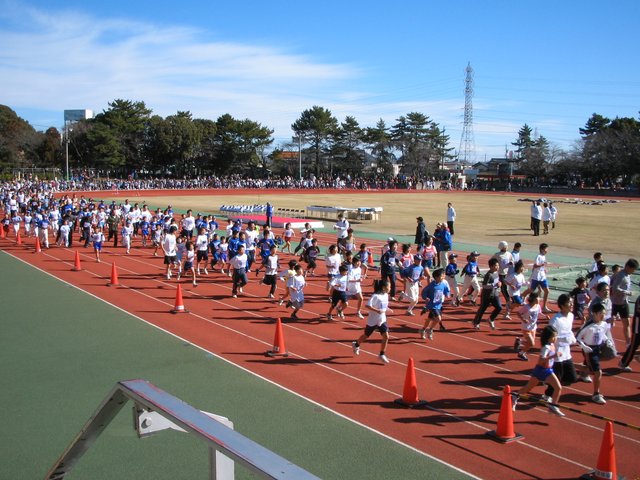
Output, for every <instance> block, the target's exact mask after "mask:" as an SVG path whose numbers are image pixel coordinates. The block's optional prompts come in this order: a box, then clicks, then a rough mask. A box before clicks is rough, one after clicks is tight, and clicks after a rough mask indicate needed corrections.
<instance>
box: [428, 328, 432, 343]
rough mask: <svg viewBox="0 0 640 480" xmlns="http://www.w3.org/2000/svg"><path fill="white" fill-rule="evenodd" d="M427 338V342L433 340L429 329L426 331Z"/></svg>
mask: <svg viewBox="0 0 640 480" xmlns="http://www.w3.org/2000/svg"><path fill="white" fill-rule="evenodd" d="M427 338H428V339H429V340H433V329H432V328H430V329H429V330H427Z"/></svg>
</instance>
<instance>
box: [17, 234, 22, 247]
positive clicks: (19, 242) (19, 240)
mask: <svg viewBox="0 0 640 480" xmlns="http://www.w3.org/2000/svg"><path fill="white" fill-rule="evenodd" d="M16 245H22V237H21V236H20V232H18V236H17V237H16Z"/></svg>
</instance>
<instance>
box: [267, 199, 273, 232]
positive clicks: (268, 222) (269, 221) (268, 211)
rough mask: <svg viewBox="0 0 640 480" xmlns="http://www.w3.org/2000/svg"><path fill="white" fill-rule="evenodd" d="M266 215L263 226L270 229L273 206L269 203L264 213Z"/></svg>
mask: <svg viewBox="0 0 640 480" xmlns="http://www.w3.org/2000/svg"><path fill="white" fill-rule="evenodd" d="M265 214H266V217H267V218H266V222H265V225H267V226H268V227H269V228H271V223H272V220H273V205H271V203H269V202H267V209H266V211H265Z"/></svg>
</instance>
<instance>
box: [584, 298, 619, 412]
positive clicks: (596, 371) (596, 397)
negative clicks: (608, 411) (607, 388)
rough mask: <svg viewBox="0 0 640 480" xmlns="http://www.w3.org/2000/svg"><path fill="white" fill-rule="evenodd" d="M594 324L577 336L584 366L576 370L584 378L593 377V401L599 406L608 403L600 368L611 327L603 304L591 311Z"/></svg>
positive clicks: (585, 327)
mask: <svg viewBox="0 0 640 480" xmlns="http://www.w3.org/2000/svg"><path fill="white" fill-rule="evenodd" d="M591 313H592V314H593V322H591V323H589V324H587V325H585V326H584V327H583V328H581V329H580V331H579V332H578V334H577V335H576V340H577V342H578V343H579V344H580V346H581V347H582V354H583V355H584V365H576V370H577V371H578V372H579V373H580V374H581V376H582V377H583V378H584V377H585V376H588V375H589V374H591V375H593V395H592V396H591V400H592V401H593V402H594V403H597V404H599V405H604V404H605V403H607V401H606V400H605V399H604V396H603V395H602V394H601V393H600V383H601V381H602V369H601V368H600V348H601V346H602V344H604V343H605V342H606V341H607V338H608V336H609V335H610V329H611V325H609V324H608V323H607V322H605V321H604V313H605V307H604V305H603V304H601V303H600V304H598V305H595V306H594V307H593V309H592V311H591Z"/></svg>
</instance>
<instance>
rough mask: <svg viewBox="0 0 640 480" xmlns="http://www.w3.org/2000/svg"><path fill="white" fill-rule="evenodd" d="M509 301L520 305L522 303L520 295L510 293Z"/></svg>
mask: <svg viewBox="0 0 640 480" xmlns="http://www.w3.org/2000/svg"><path fill="white" fill-rule="evenodd" d="M511 302H512V303H515V304H516V305H522V304H523V303H524V302H523V301H522V297H521V296H520V295H512V296H511Z"/></svg>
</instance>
